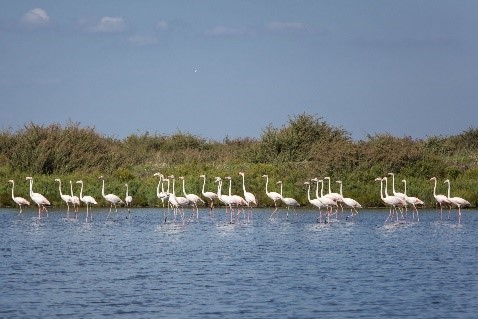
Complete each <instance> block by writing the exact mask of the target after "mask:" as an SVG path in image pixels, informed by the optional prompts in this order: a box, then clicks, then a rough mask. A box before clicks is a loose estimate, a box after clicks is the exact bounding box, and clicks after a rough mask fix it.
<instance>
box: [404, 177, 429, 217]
mask: <svg viewBox="0 0 478 319" xmlns="http://www.w3.org/2000/svg"><path fill="white" fill-rule="evenodd" d="M402 182H403V184H404V189H403V194H404V195H405V201H406V202H407V203H408V204H410V205H412V214H413V219H415V211H416V212H417V220H418V221H420V217H418V209H417V205H425V203H424V202H423V201H422V200H421V199H419V198H418V197H413V196H408V195H407V180H406V179H402Z"/></svg>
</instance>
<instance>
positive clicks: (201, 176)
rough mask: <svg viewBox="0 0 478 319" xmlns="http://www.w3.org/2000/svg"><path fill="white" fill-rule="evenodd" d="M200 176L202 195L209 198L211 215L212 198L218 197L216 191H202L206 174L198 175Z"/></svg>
mask: <svg viewBox="0 0 478 319" xmlns="http://www.w3.org/2000/svg"><path fill="white" fill-rule="evenodd" d="M199 177H200V178H202V179H203V182H202V192H201V193H202V196H204V197H206V198H207V199H209V209H210V214H211V216H212V213H213V209H214V200H215V199H218V197H217V193H214V192H205V191H204V188H205V186H206V175H204V174H203V175H200V176H199Z"/></svg>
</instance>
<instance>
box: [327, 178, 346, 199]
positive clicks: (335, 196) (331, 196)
mask: <svg viewBox="0 0 478 319" xmlns="http://www.w3.org/2000/svg"><path fill="white" fill-rule="evenodd" d="M324 179H326V180H327V181H328V182H329V192H328V193H327V194H325V195H323V196H325V197H328V198H331V199H333V200H334V202H336V203H337V204H339V203H340V202H343V199H344V197H343V196H342V195H341V194H339V193H332V190H331V188H330V177H329V176H326V177H324ZM322 183H323V182H322Z"/></svg>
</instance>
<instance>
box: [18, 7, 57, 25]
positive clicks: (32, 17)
mask: <svg viewBox="0 0 478 319" xmlns="http://www.w3.org/2000/svg"><path fill="white" fill-rule="evenodd" d="M20 21H21V22H22V23H23V24H24V25H26V26H30V27H45V26H48V25H49V24H50V21H51V19H50V16H48V13H47V12H46V11H45V10H43V9H41V8H35V9H32V10H30V11H28V12H27V13H25V14H24V15H23V16H22V18H21V19H20Z"/></svg>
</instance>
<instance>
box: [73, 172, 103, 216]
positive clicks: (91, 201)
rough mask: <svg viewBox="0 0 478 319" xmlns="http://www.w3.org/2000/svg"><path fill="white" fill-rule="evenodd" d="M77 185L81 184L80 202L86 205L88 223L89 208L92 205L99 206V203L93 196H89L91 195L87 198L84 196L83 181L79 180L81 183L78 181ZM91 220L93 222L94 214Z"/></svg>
mask: <svg viewBox="0 0 478 319" xmlns="http://www.w3.org/2000/svg"><path fill="white" fill-rule="evenodd" d="M76 183H77V184H80V185H81V188H80V200H81V201H82V202H83V203H85V204H86V221H88V208H89V206H90V205H93V204H94V205H97V204H98V203H97V202H96V200H95V199H94V198H93V197H92V196H89V195H86V196H83V181H82V180H79V181H76ZM90 219H91V220H93V213H92V212H90Z"/></svg>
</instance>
